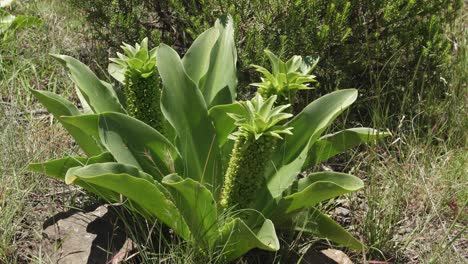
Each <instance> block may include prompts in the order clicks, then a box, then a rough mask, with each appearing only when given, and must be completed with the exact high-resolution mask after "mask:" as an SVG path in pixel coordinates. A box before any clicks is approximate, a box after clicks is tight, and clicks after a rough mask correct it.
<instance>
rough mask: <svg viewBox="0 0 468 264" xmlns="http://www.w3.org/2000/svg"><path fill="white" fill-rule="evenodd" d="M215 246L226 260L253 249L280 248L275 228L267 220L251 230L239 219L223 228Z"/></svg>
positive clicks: (271, 249) (274, 249) (275, 249)
mask: <svg viewBox="0 0 468 264" xmlns="http://www.w3.org/2000/svg"><path fill="white" fill-rule="evenodd" d="M216 245H217V248H216V249H217V250H219V251H221V252H222V254H223V256H224V257H225V258H226V260H234V259H236V258H238V257H240V256H242V255H244V254H245V253H247V252H248V251H249V250H251V249H253V248H259V249H263V250H268V251H277V250H278V249H279V248H280V245H279V241H278V237H277V236H276V231H275V226H274V225H273V222H271V221H270V220H268V219H266V220H265V221H264V222H263V224H262V225H261V226H260V227H258V228H255V229H253V230H252V229H250V228H249V227H248V226H247V225H246V224H245V223H244V222H243V221H242V220H241V219H240V218H235V219H234V220H232V221H230V222H228V223H226V224H225V225H224V226H223V228H222V230H221V235H220V237H219V238H218V240H217V242H216Z"/></svg>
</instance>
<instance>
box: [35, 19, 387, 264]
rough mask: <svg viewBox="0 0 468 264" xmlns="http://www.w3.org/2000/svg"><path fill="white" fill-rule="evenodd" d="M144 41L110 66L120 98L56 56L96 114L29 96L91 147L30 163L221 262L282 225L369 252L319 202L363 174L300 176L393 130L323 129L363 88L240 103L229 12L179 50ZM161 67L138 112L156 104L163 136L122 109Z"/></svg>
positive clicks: (262, 242)
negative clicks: (298, 102) (287, 101)
mask: <svg viewBox="0 0 468 264" xmlns="http://www.w3.org/2000/svg"><path fill="white" fill-rule="evenodd" d="M146 45H147V44H146V41H143V43H142V44H141V45H137V46H135V47H131V46H127V45H126V46H125V49H124V50H125V52H126V54H125V55H119V59H115V60H113V61H114V62H115V63H116V64H117V66H118V67H120V68H118V67H116V66H115V65H114V66H112V67H111V70H113V74H112V75H113V76H116V74H115V73H116V71H118V72H120V77H119V74H117V79H118V80H120V81H121V82H123V83H124V85H130V86H131V88H129V89H124V91H125V92H126V93H127V94H126V96H127V99H123V100H122V102H121V101H119V97H118V96H117V95H116V91H115V90H114V88H113V86H112V85H111V84H109V83H107V82H104V81H102V80H100V79H98V78H97V77H96V75H95V74H94V73H93V72H92V71H91V70H90V69H89V68H88V67H86V66H85V65H84V64H82V63H80V62H79V61H77V60H76V59H73V58H71V57H68V56H65V55H53V57H54V58H55V59H57V60H58V61H59V62H61V63H62V64H63V65H64V66H65V67H66V68H67V70H68V72H69V76H70V78H71V79H72V81H73V82H74V83H75V84H76V88H77V92H78V94H79V95H81V96H79V98H80V100H82V104H83V105H86V106H88V107H89V111H88V112H82V111H80V110H79V109H78V108H77V107H76V106H75V105H73V104H72V103H71V102H69V101H68V100H66V99H64V98H62V97H60V96H58V95H56V94H54V93H51V92H48V91H39V90H32V93H33V94H34V95H35V97H36V98H37V99H38V100H39V101H40V102H41V103H42V104H43V105H44V106H45V107H46V108H47V109H48V111H50V112H51V113H52V114H53V115H54V116H55V118H56V119H57V120H58V121H59V122H60V123H61V124H62V125H63V127H64V128H65V129H66V130H67V131H68V132H69V133H70V134H71V135H72V136H73V137H74V139H75V140H76V142H77V144H78V145H79V146H80V147H81V148H82V150H83V153H84V155H83V156H79V157H64V158H61V159H56V160H51V161H46V162H41V163H33V164H30V166H29V168H30V170H32V171H36V172H42V173H45V174H47V175H49V176H51V177H53V178H56V179H59V180H62V181H65V182H66V183H68V184H72V183H73V184H76V185H79V186H81V187H82V188H84V189H86V190H88V191H89V192H91V193H95V194H96V195H99V196H100V197H102V198H104V199H105V200H107V201H109V202H116V201H120V199H122V197H123V198H124V199H126V202H125V203H123V204H124V206H127V207H128V208H129V209H131V210H134V211H136V212H138V213H139V214H141V215H142V216H143V217H144V218H146V219H147V220H148V221H160V222H162V223H164V224H165V225H167V226H168V227H170V228H171V229H172V230H173V231H174V232H175V233H176V234H177V235H178V236H179V237H180V238H182V239H185V240H188V241H191V242H192V243H193V244H194V245H195V246H196V247H198V248H200V249H201V250H202V252H205V253H207V254H208V253H210V254H211V253H213V252H218V253H221V254H222V255H223V257H224V259H225V260H233V259H235V258H238V257H240V256H242V255H243V254H245V253H246V252H248V251H249V250H251V249H253V248H260V249H263V250H269V251H276V250H278V249H279V241H278V238H277V233H276V232H277V230H291V229H293V230H294V229H296V230H301V231H303V232H308V233H312V234H314V235H316V236H319V237H324V238H327V239H329V240H331V241H334V242H337V243H339V244H342V245H344V246H347V247H350V248H353V249H356V250H361V249H363V247H364V246H363V245H362V244H361V243H360V242H359V241H358V240H357V239H355V238H354V237H353V236H352V235H350V234H349V233H348V232H347V231H346V230H345V229H343V228H342V227H341V226H340V225H339V224H337V223H336V222H334V221H333V220H332V219H331V218H330V217H328V216H327V215H325V214H323V213H322V212H320V211H319V210H317V205H319V204H320V203H321V202H322V201H325V200H327V199H330V198H333V197H336V196H338V195H342V194H346V193H350V192H354V191H357V190H359V189H361V188H362V187H363V182H362V181H361V180H360V179H359V178H357V177H355V176H352V175H349V174H345V173H338V172H330V171H327V172H315V173H310V174H308V175H307V176H306V177H298V175H299V174H300V173H301V172H304V171H306V170H308V169H309V168H311V167H312V166H314V165H316V164H318V163H320V162H322V161H325V160H327V159H328V158H330V157H333V156H335V155H337V154H339V153H341V152H343V151H345V150H346V149H349V148H351V147H353V146H357V145H359V144H361V143H365V142H369V141H374V140H375V139H377V138H381V137H384V136H386V135H387V134H386V133H380V132H378V131H376V130H374V129H371V128H353V129H346V130H343V131H339V132H336V133H334V134H328V135H322V134H323V133H324V132H325V130H326V129H327V128H328V127H329V125H330V124H331V123H332V122H333V120H334V119H335V118H336V117H337V116H338V115H339V114H340V113H342V112H343V111H344V110H345V109H346V108H348V107H349V106H350V105H351V104H352V103H353V102H354V101H355V100H356V98H357V91H356V90H354V89H345V90H340V91H336V92H333V93H330V94H327V95H325V96H323V97H320V98H318V99H317V100H315V101H314V102H312V103H310V104H309V105H308V106H307V107H305V108H304V109H303V110H302V112H300V113H299V114H297V115H296V116H294V117H293V116H292V114H290V113H286V112H285V111H286V109H287V108H288V107H289V105H281V104H280V105H275V101H276V100H277V97H279V96H281V95H280V94H278V95H276V94H272V95H271V96H268V97H267V98H264V97H266V96H263V97H262V96H261V95H256V96H255V97H254V98H253V99H252V100H250V101H245V102H237V101H235V98H236V86H237V78H236V60H237V55H236V49H235V45H234V30H233V22H232V19H231V18H230V17H229V16H223V17H221V18H220V19H218V20H217V21H216V23H215V26H214V27H213V28H210V29H208V30H207V31H205V32H203V33H202V34H201V35H200V36H199V37H198V38H197V39H196V40H195V41H194V43H193V44H192V46H191V47H190V48H189V49H188V51H187V53H186V54H185V56H183V58H180V57H179V55H178V54H177V53H176V52H175V51H174V50H173V49H172V48H170V47H169V46H167V45H164V44H161V45H160V46H159V47H158V48H157V49H155V50H151V51H148V49H147V46H146ZM141 50H144V51H141ZM133 59H135V61H136V62H135V63H133V62H134V60H133ZM150 62H151V63H153V64H154V63H155V65H156V68H154V67H152V66H151V65H147V63H148V64H149V63H150ZM116 69H117V70H116ZM155 69H156V70H155ZM153 75H154V76H155V77H156V76H158V78H160V79H161V81H162V93H161V96H160V104H159V107H157V109H148V108H150V107H153V105H152V104H151V103H149V101H144V104H145V103H147V102H148V104H147V105H143V107H141V108H139V110H138V111H141V110H144V109H145V107H146V108H147V111H148V113H159V111H160V112H161V113H162V115H163V118H162V119H161V123H162V124H163V126H164V129H165V131H164V134H163V133H161V131H158V129H156V128H155V127H154V126H151V122H152V121H151V120H152V119H151V117H150V118H149V119H147V118H148V116H146V115H144V114H143V115H138V114H135V113H134V112H132V111H133V110H134V109H133V108H132V107H130V106H129V104H128V103H127V104H126V105H127V108H125V107H124V106H123V105H125V104H124V102H125V100H127V101H128V100H135V101H134V102H133V103H134V105H138V104H140V103H142V102H140V101H138V100H145V99H141V96H140V95H135V94H134V93H135V92H139V91H144V90H145V89H152V88H150V87H153V86H151V85H150V82H151V81H152V82H156V83H158V80H157V78H150V79H147V80H144V79H145V78H147V77H148V76H153ZM119 78H120V79H119ZM133 78H135V79H133ZM130 79H131V80H130ZM137 79H138V81H135V80H137ZM136 83H137V84H138V85H143V87H136V86H135V87H134V85H135V84H136ZM154 86H155V87H157V84H154ZM128 98H131V99H128ZM135 117H142V120H138V118H135ZM145 121H146V122H147V123H145ZM148 123H150V124H148ZM304 212H306V213H307V217H308V220H307V221H306V220H304V217H303V214H304Z"/></svg>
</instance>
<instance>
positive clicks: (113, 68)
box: [107, 63, 125, 84]
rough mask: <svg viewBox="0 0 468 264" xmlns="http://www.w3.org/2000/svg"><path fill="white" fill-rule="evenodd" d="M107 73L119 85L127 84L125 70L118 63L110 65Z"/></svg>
mask: <svg viewBox="0 0 468 264" xmlns="http://www.w3.org/2000/svg"><path fill="white" fill-rule="evenodd" d="M107 72H109V74H110V75H111V76H112V77H113V78H114V79H116V80H117V81H118V82H119V83H121V84H124V82H125V70H124V68H123V67H122V66H121V65H119V64H117V63H109V65H108V66H107Z"/></svg>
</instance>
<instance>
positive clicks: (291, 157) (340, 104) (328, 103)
mask: <svg viewBox="0 0 468 264" xmlns="http://www.w3.org/2000/svg"><path fill="white" fill-rule="evenodd" d="M356 97H357V91H356V90H355V89H347V90H341V91H336V92H332V93H330V94H327V95H325V96H323V97H320V98H319V99H317V100H315V101H313V102H312V103H310V104H309V105H308V106H307V107H306V108H304V110H302V112H301V113H299V114H298V115H297V116H296V117H295V118H294V119H293V120H291V121H289V122H288V123H286V125H285V126H292V127H293V129H292V132H293V135H291V136H286V139H285V142H284V143H283V145H282V146H279V147H278V151H276V152H275V154H274V156H273V158H272V166H270V167H268V168H267V170H266V172H265V179H266V182H267V187H268V189H264V190H262V192H260V193H259V195H258V199H257V201H258V202H257V204H258V205H261V204H262V203H264V204H265V207H264V208H263V209H261V208H259V207H256V208H257V209H259V210H262V211H263V212H264V213H268V210H269V209H270V208H272V207H273V204H274V203H275V202H276V201H275V200H278V199H277V198H278V197H281V194H282V193H283V191H284V190H285V189H286V188H288V187H289V186H290V185H291V184H292V183H293V182H294V180H295V179H296V177H297V175H298V174H299V172H300V171H301V169H302V167H303V165H304V162H305V161H306V158H307V153H308V151H309V148H310V147H311V146H312V145H313V143H314V142H315V141H316V140H317V139H318V137H319V136H320V134H321V133H322V132H323V131H324V130H325V129H326V128H327V127H328V126H329V125H330V124H331V122H333V120H334V119H335V118H336V117H337V116H338V115H339V114H340V113H341V112H343V111H344V110H345V109H346V108H347V107H349V106H350V105H351V104H352V103H353V102H354V100H356ZM271 197H273V198H274V199H275V200H271V199H270V198H271ZM265 210H266V211H265Z"/></svg>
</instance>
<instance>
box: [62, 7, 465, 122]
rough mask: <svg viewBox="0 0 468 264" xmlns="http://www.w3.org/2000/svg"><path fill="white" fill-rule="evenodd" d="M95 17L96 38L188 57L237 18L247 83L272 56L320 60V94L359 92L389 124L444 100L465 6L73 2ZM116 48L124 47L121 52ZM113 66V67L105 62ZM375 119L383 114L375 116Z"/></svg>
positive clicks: (303, 96)
mask: <svg viewBox="0 0 468 264" xmlns="http://www.w3.org/2000/svg"><path fill="white" fill-rule="evenodd" d="M70 1H71V2H72V3H74V4H76V5H77V6H79V7H80V8H83V10H84V11H85V12H86V14H87V18H88V20H89V22H91V25H92V26H93V28H94V31H95V32H96V37H98V38H100V39H101V40H104V41H106V44H107V46H110V47H111V48H118V47H119V45H120V43H121V42H122V41H125V42H128V43H132V44H133V43H136V42H139V41H140V40H141V39H142V38H143V37H145V36H148V37H150V39H151V40H152V41H153V43H152V44H153V45H156V44H157V43H159V42H160V41H163V42H166V43H168V44H170V45H173V46H176V47H178V48H179V51H181V52H183V51H184V49H185V48H186V47H188V45H189V44H190V43H191V42H192V40H193V38H194V36H196V35H198V34H200V33H201V32H202V31H203V30H204V29H206V28H208V27H209V25H211V24H212V23H213V21H214V20H215V18H216V17H218V16H219V15H220V14H222V13H225V12H229V13H231V14H232V15H233V17H234V19H235V20H236V25H237V31H236V38H237V41H238V47H239V50H238V52H239V63H240V69H241V73H240V75H239V76H241V80H240V84H241V86H243V88H244V91H248V90H250V89H253V88H250V87H248V84H249V83H251V82H256V81H258V77H259V76H258V75H257V74H256V73H255V72H254V70H252V68H251V67H249V65H250V64H251V63H255V64H263V65H264V66H267V67H269V65H267V60H266V59H265V57H264V54H263V50H264V49H265V48H268V49H270V50H271V51H273V52H274V53H276V54H281V56H282V57H283V58H289V57H290V56H291V55H295V54H297V55H312V56H319V57H320V62H319V65H318V67H317V70H316V71H315V72H314V74H316V75H317V80H318V81H319V82H320V89H317V90H316V91H313V92H307V93H300V95H301V97H300V99H301V100H302V101H303V102H304V103H306V102H308V101H310V100H311V99H313V98H314V97H315V96H316V94H315V93H326V92H330V91H332V90H334V89H336V88H337V87H341V88H346V87H355V88H359V90H360V94H362V95H363V96H364V97H365V98H366V99H365V100H362V105H361V107H360V113H359V115H360V117H361V118H364V119H366V120H370V119H371V117H369V116H367V113H369V111H367V108H368V107H369V106H370V107H372V108H374V109H375V108H378V110H380V114H381V115H380V116H384V117H388V116H391V115H392V114H394V113H395V114H396V113H398V114H403V113H408V114H414V113H416V112H418V111H420V109H418V107H420V106H421V104H423V103H424V102H428V100H431V99H432V98H440V97H443V96H444V94H445V92H446V85H445V82H444V80H445V79H446V78H447V77H446V75H445V73H446V69H447V65H449V62H450V61H451V52H452V43H451V42H450V40H449V38H447V37H446V35H445V33H446V29H447V27H448V26H449V25H450V24H451V23H452V22H453V21H454V19H455V18H456V16H457V14H458V12H459V10H460V9H461V7H462V5H463V2H462V1H461V0H410V1H408V0H376V1H364V0H356V1H344V0H332V1H328V0H302V1H301V0H287V1H276V0H264V1H261V0H250V1H249V0H219V1H204V0H192V1H183V0H168V1H152V0H130V1H126V0H113V1H112V2H111V4H109V2H108V1H105V0H96V1H91V0H80V1H77V0H70ZM114 50H115V49H114ZM102 63H103V64H106V63H107V62H105V61H103V62H102ZM374 112H375V111H374Z"/></svg>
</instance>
